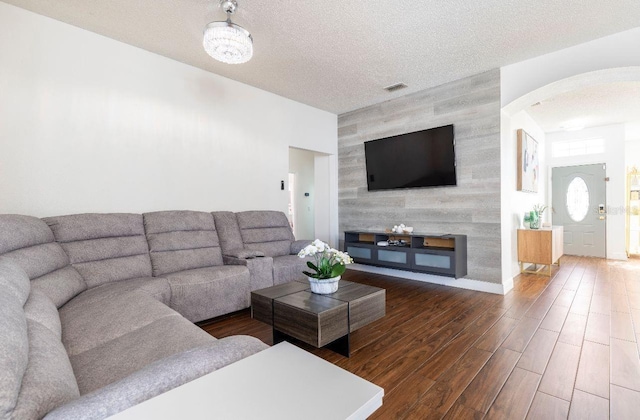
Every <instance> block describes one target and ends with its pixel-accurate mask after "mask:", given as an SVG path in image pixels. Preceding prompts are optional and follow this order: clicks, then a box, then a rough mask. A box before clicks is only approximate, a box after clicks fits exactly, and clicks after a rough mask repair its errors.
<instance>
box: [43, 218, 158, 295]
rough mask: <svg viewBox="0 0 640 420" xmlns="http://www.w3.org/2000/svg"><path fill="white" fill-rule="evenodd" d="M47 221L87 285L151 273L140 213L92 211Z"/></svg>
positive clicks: (92, 285)
mask: <svg viewBox="0 0 640 420" xmlns="http://www.w3.org/2000/svg"><path fill="white" fill-rule="evenodd" d="M44 220H45V222H47V224H48V225H49V227H50V228H51V230H52V231H53V234H54V236H55V238H56V241H58V243H59V244H60V245H61V246H62V248H63V249H64V250H65V252H66V253H67V255H68V256H69V258H70V259H71V264H72V265H73V266H74V267H75V268H76V269H77V270H78V272H79V273H80V274H81V275H82V277H83V278H84V279H85V281H86V283H87V286H88V287H95V286H99V285H101V284H105V283H110V282H113V281H121V280H128V279H133V278H139V277H150V276H151V260H150V258H149V248H148V246H147V240H146V238H145V235H144V225H143V223H142V215H141V214H129V213H111V214H109V213H102V214H101V213H90V214H74V215H69V216H56V217H48V218H46V219H44Z"/></svg>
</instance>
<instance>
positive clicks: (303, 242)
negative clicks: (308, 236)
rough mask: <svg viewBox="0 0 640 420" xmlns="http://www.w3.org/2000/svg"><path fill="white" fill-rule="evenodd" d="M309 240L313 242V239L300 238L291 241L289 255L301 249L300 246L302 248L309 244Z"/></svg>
mask: <svg viewBox="0 0 640 420" xmlns="http://www.w3.org/2000/svg"><path fill="white" fill-rule="evenodd" d="M311 242H313V241H309V240H300V241H294V242H292V243H291V255H295V254H297V253H298V252H300V251H302V248H304V247H305V246H307V245H311Z"/></svg>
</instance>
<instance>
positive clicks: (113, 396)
mask: <svg viewBox="0 0 640 420" xmlns="http://www.w3.org/2000/svg"><path fill="white" fill-rule="evenodd" d="M266 348H268V346H267V345H266V344H264V343H263V342H262V341H260V340H258V339H257V338H254V337H249V336H246V335H235V336H231V337H226V338H223V339H221V340H217V341H215V342H213V343H211V344H207V345H205V346H200V347H196V348H194V349H191V350H187V351H185V352H182V353H178V354H174V355H173V356H169V357H166V358H164V359H161V360H158V361H156V362H154V363H151V364H150V365H148V366H146V367H145V368H143V369H142V370H139V371H138V372H135V373H133V374H131V375H129V376H127V377H126V378H124V379H121V380H119V381H117V382H114V383H112V384H109V385H107V386H105V387H103V388H100V389H97V390H95V391H93V392H90V393H88V394H85V395H83V396H82V397H80V398H78V399H76V400H73V401H71V402H69V403H67V404H65V405H62V406H60V407H58V408H56V409H55V410H53V411H52V412H50V413H49V414H48V415H47V416H46V417H45V419H48V420H63V419H66V420H81V419H83V420H84V419H86V420H91V419H104V418H105V417H108V416H112V415H114V414H116V413H119V412H121V411H124V410H126V409H127V408H129V407H132V406H134V405H136V404H140V403H141V402H143V401H146V400H148V399H150V398H153V397H155V396H156V395H160V394H162V393H164V392H167V391H169V390H171V389H173V388H176V387H178V386H180V385H183V384H185V383H187V382H190V381H192V380H194V379H197V378H199V377H201V376H204V375H206V374H208V373H211V372H213V371H215V370H218V369H220V368H222V367H224V366H226V365H228V364H231V363H233V362H237V361H238V360H240V359H244V358H245V357H247V356H251V355H252V354H254V353H257V352H259V351H262V350H264V349H266Z"/></svg>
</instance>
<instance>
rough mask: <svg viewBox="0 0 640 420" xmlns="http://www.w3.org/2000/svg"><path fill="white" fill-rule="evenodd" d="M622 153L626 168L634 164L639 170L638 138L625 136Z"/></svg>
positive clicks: (639, 148)
mask: <svg viewBox="0 0 640 420" xmlns="http://www.w3.org/2000/svg"><path fill="white" fill-rule="evenodd" d="M624 155H625V157H626V166H627V168H631V167H633V166H635V167H636V168H638V170H640V139H628V138H627V141H626V142H625V152H624Z"/></svg>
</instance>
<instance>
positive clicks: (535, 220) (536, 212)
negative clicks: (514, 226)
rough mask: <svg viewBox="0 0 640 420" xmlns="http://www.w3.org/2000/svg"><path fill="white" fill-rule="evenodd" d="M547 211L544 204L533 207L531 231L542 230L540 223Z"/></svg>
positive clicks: (530, 223)
mask: <svg viewBox="0 0 640 420" xmlns="http://www.w3.org/2000/svg"><path fill="white" fill-rule="evenodd" d="M546 209H547V206H545V205H542V204H536V205H535V206H533V211H532V212H531V216H530V219H531V220H530V222H529V226H530V227H531V229H540V221H541V220H542V214H543V213H544V211H545V210H546Z"/></svg>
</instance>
